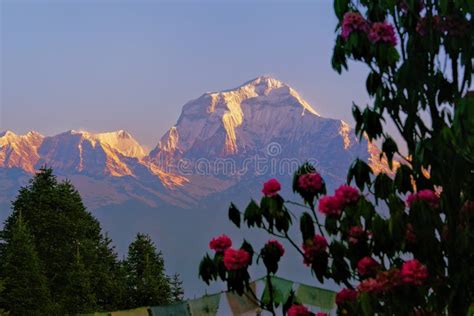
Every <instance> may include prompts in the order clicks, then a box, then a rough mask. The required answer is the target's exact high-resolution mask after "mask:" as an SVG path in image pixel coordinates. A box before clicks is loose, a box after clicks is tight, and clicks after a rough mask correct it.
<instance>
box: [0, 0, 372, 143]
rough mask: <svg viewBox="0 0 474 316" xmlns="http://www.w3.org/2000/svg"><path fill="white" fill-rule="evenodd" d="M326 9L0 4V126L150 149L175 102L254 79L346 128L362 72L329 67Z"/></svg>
mask: <svg viewBox="0 0 474 316" xmlns="http://www.w3.org/2000/svg"><path fill="white" fill-rule="evenodd" d="M332 3H333V1H332V0H313V1H296V0H292V1H174V2H164V1H158V0H156V1H151V0H148V1H144V0H134V1H111V0H80V1H79V0H71V1H59V0H56V1H41V0H36V1H28V0H19V1H13V0H3V1H0V9H1V36H0V44H1V50H0V52H1V59H0V60H1V65H0V68H1V85H0V87H1V90H0V105H1V107H0V130H6V129H10V130H13V131H15V132H17V133H24V132H26V131H29V130H37V131H39V132H41V133H43V134H45V135H52V134H55V133H59V132H62V131H65V130H69V129H86V130H90V131H109V130H118V129H125V130H128V131H129V132H131V133H132V134H133V135H134V136H135V137H136V138H137V139H138V140H139V141H140V142H141V143H143V144H145V145H147V146H148V147H153V146H155V144H156V143H157V142H158V140H159V138H160V137H161V136H162V134H163V133H164V132H165V131H166V130H167V129H168V128H169V127H170V126H172V125H173V124H174V123H175V122H176V120H177V119H178V116H179V113H180V111H181V107H182V105H183V104H184V103H186V102H187V101H189V100H191V99H194V98H197V97H198V96H200V95H201V94H202V93H204V92H206V91H216V90H222V89H227V88H232V87H235V86H238V85H240V84H241V83H243V82H245V81H248V80H250V79H252V78H254V77H257V76H259V75H262V74H264V75H271V76H274V77H276V78H277V79H280V80H282V81H284V82H286V83H288V84H290V85H291V86H293V88H295V89H296V90H297V91H299V92H300V94H301V95H302V96H303V97H304V98H305V99H306V100H307V101H309V102H310V103H311V104H312V105H313V107H314V108H315V109H316V110H317V111H318V112H319V113H321V114H322V115H323V116H327V117H334V118H340V119H344V120H346V121H348V122H350V123H351V124H352V122H353V121H352V116H351V105H352V101H355V102H356V103H360V104H361V105H365V103H366V102H367V100H368V98H367V95H366V92H365V77H366V74H367V70H366V68H365V67H364V66H362V65H357V64H354V65H351V68H350V71H349V72H346V73H343V74H342V75H338V74H337V73H336V72H335V71H333V70H332V69H331V66H330V58H331V54H332V48H333V43H334V39H335V34H334V29H335V26H336V23H337V22H336V18H335V16H334V13H333V8H332Z"/></svg>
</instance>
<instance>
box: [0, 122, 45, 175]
mask: <svg viewBox="0 0 474 316" xmlns="http://www.w3.org/2000/svg"><path fill="white" fill-rule="evenodd" d="M43 139H44V136H43V135H41V134H39V133H37V132H29V133H27V134H26V135H16V134H15V133H13V132H11V131H6V132H3V133H0V168H15V167H16V168H20V169H23V170H25V171H27V172H34V171H35V165H36V163H37V162H38V160H39V158H40V157H39V155H38V147H39V146H40V145H41V143H42V142H43Z"/></svg>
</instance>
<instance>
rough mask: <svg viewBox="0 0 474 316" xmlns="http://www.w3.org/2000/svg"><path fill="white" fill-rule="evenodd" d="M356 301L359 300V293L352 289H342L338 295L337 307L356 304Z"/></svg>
mask: <svg viewBox="0 0 474 316" xmlns="http://www.w3.org/2000/svg"><path fill="white" fill-rule="evenodd" d="M356 299H357V292H356V291H354V290H351V289H342V290H340V291H339V292H338V293H337V294H336V304H337V305H342V304H345V303H351V302H354V301H355V300H356Z"/></svg>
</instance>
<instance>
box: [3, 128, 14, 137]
mask: <svg viewBox="0 0 474 316" xmlns="http://www.w3.org/2000/svg"><path fill="white" fill-rule="evenodd" d="M15 136H17V135H16V134H15V133H13V132H12V131H10V130H6V131H4V132H0V137H15Z"/></svg>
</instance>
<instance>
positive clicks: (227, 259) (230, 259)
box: [224, 248, 250, 271]
mask: <svg viewBox="0 0 474 316" xmlns="http://www.w3.org/2000/svg"><path fill="white" fill-rule="evenodd" d="M249 262H250V254H249V253H248V252H247V251H245V250H243V249H239V250H235V249H232V248H228V249H227V250H226V251H225V252H224V266H225V268H226V269H227V270H229V271H233V270H240V269H244V268H246V267H247V266H248V264H249Z"/></svg>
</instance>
